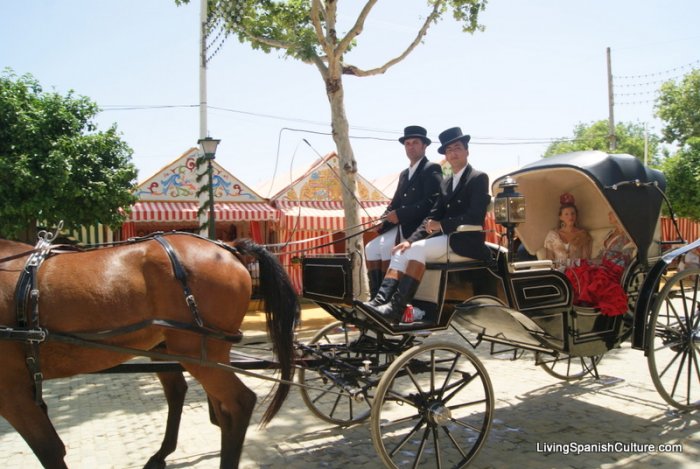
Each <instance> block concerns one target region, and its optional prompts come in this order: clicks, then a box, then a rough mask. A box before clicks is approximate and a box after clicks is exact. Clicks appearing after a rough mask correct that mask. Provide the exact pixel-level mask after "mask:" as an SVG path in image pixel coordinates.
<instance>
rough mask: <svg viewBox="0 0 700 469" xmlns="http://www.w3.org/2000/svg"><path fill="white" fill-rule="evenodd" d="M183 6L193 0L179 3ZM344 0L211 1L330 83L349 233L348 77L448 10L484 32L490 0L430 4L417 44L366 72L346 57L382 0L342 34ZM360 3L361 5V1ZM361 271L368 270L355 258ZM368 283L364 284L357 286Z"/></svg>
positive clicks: (358, 242) (251, 34) (246, 33)
mask: <svg viewBox="0 0 700 469" xmlns="http://www.w3.org/2000/svg"><path fill="white" fill-rule="evenodd" d="M175 2H176V3H177V4H183V3H189V0H175ZM338 3H339V0H288V1H285V2H281V1H275V0H209V22H210V24H214V23H215V22H217V21H220V22H222V23H223V25H224V28H225V29H226V30H227V31H229V32H231V33H233V34H234V35H236V36H237V37H238V39H239V40H240V41H241V42H247V43H249V44H250V46H251V47H252V48H253V49H256V50H262V51H264V52H270V51H272V50H278V51H282V52H283V53H284V55H285V56H286V57H288V58H293V59H296V60H300V61H302V62H305V63H308V64H311V65H314V66H315V67H316V68H317V69H318V71H319V73H320V74H321V77H322V78H323V82H324V84H325V91H326V95H327V97H328V101H329V104H330V108H331V128H332V133H333V140H334V142H335V145H336V149H337V153H338V158H339V162H340V169H341V181H342V183H343V187H344V189H343V205H344V207H345V219H346V226H348V227H355V228H353V229H351V230H349V231H350V233H349V234H352V233H356V232H358V231H359V230H360V228H358V227H359V225H360V217H359V207H358V204H357V202H356V197H355V194H356V193H357V184H356V181H355V174H356V173H357V162H356V161H355V156H354V154H353V150H352V146H351V144H350V137H349V124H348V118H347V116H346V114H345V105H344V97H345V95H344V90H343V75H352V76H356V77H367V76H372V75H378V74H382V73H385V72H386V71H387V70H388V69H389V68H391V67H392V66H394V65H396V64H397V63H399V62H401V61H402V60H403V59H405V58H406V57H407V56H408V55H409V54H410V53H411V52H412V51H413V50H414V49H415V48H416V47H417V46H418V45H419V44H420V43H421V41H422V40H423V37H424V36H425V34H426V33H427V31H428V29H429V28H430V26H432V25H433V24H435V23H437V22H438V20H440V19H441V18H442V17H443V16H445V15H446V14H447V13H448V12H451V13H452V16H453V17H454V19H455V20H457V21H458V22H460V23H461V24H462V25H463V27H462V29H463V31H465V32H469V33H473V32H474V31H477V30H482V29H483V27H482V26H481V25H479V24H478V18H479V13H480V12H481V11H483V10H484V9H485V7H486V3H487V0H427V9H426V13H427V15H426V17H425V20H424V21H423V23H422V25H421V26H420V28H419V29H418V31H417V33H416V35H415V37H414V38H413V40H412V41H411V42H410V43H409V44H407V45H406V48H405V49H404V50H403V52H401V53H400V54H399V55H397V56H396V57H393V58H391V59H389V60H387V62H386V63H384V64H383V65H381V66H379V67H375V68H361V67H359V66H357V65H354V64H350V63H348V62H346V54H347V53H348V52H349V51H351V49H352V48H353V46H354V45H355V44H356V41H357V38H358V36H360V34H361V33H362V30H363V28H364V24H365V21H366V20H367V17H368V16H369V14H370V13H371V11H372V8H373V7H374V6H375V5H376V3H377V0H366V1H365V3H364V5H363V6H362V8H361V9H360V11H359V14H358V16H357V18H355V20H354V22H350V23H348V24H352V26H351V27H350V29H349V30H348V31H346V32H341V31H338V29H337V25H338V16H337V13H338V11H337V8H338ZM358 3H359V2H358ZM349 248H350V251H355V252H359V253H361V252H362V250H363V245H362V237H360V236H355V237H353V238H352V240H351V241H350V242H349ZM355 257H356V261H357V263H356V264H355V265H356V266H357V267H358V268H357V269H355V271H357V272H363V271H364V266H363V265H362V263H361V262H359V258H360V256H355ZM364 278H365V276H364V275H360V276H359V278H356V283H355V287H356V288H355V291H367V289H366V288H364V287H365V285H364V283H365V280H364ZM358 281H361V282H362V286H361V287H360V284H359V283H357V282H358Z"/></svg>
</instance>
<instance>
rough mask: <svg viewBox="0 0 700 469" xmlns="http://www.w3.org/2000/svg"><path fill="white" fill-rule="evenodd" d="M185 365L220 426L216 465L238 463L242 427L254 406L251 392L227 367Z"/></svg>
mask: <svg viewBox="0 0 700 469" xmlns="http://www.w3.org/2000/svg"><path fill="white" fill-rule="evenodd" d="M185 368H186V369H187V371H189V372H190V373H191V374H192V376H194V377H195V378H196V379H197V380H198V381H199V382H200V383H201V384H202V387H204V390H205V391H206V392H207V395H208V396H209V400H210V403H211V409H212V410H213V412H214V414H215V416H216V421H217V422H218V425H219V427H220V428H221V463H220V467H221V468H222V469H224V468H226V469H228V468H235V467H238V462H239V460H240V458H241V452H242V451H243V441H244V440H245V434H246V430H248V424H249V422H250V417H251V415H253V409H254V408H255V401H256V396H255V393H254V392H253V391H251V390H250V389H248V387H247V386H246V385H245V384H243V382H242V381H241V380H240V379H239V378H238V376H236V375H235V374H233V373H232V372H230V371H224V370H217V369H213V368H205V367H198V366H191V365H185Z"/></svg>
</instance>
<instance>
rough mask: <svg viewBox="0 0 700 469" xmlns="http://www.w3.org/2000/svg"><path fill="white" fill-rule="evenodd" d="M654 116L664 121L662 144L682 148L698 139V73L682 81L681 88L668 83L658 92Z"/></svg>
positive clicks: (699, 124) (699, 79)
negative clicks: (674, 144) (676, 145)
mask: <svg viewBox="0 0 700 469" xmlns="http://www.w3.org/2000/svg"><path fill="white" fill-rule="evenodd" d="M655 109H656V115H657V117H659V118H660V119H661V120H663V121H665V123H666V126H665V127H664V128H663V130H662V135H663V138H664V141H666V142H667V143H674V142H675V143H678V144H679V145H684V144H685V143H686V142H687V140H688V139H690V138H692V137H700V70H693V71H692V72H690V73H688V74H687V75H685V77H683V80H682V81H681V83H680V84H677V83H676V82H674V81H667V82H666V83H664V84H663V85H661V88H660V90H659V97H658V98H657V100H656V106H655Z"/></svg>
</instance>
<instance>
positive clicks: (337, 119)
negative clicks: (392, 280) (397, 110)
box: [325, 74, 369, 300]
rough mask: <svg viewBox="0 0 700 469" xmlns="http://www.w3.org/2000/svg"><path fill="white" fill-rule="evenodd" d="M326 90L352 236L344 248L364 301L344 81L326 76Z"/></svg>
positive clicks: (357, 294) (355, 288)
mask: <svg viewBox="0 0 700 469" xmlns="http://www.w3.org/2000/svg"><path fill="white" fill-rule="evenodd" d="M325 81H326V93H327V95H328V100H329V102H330V105H331V125H332V129H333V141H334V142H335V146H336V149H337V151H338V160H339V163H340V180H341V182H342V185H343V187H342V193H343V207H344V208H345V234H346V236H352V235H353V234H357V236H353V237H351V238H350V239H348V241H347V250H348V252H349V253H350V255H351V257H352V264H353V274H354V275H353V292H354V296H355V298H357V299H361V300H366V299H367V298H368V296H369V288H368V285H367V269H366V267H365V262H364V257H365V256H364V242H363V239H362V235H361V234H359V233H360V231H362V229H363V227H362V226H360V205H359V202H358V200H359V198H358V196H357V181H356V178H355V174H356V173H357V162H356V161H355V155H354V154H353V151H352V146H351V145H350V134H349V129H350V126H349V124H348V119H347V116H346V115H345V104H344V101H343V100H344V92H343V81H342V78H341V75H340V74H338V77H332V76H327V77H325Z"/></svg>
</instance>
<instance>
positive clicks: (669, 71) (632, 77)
mask: <svg viewBox="0 0 700 469" xmlns="http://www.w3.org/2000/svg"><path fill="white" fill-rule="evenodd" d="M698 65H700V60H696V61H694V62H690V63H688V64H685V65H681V66H678V67H674V68H669V69H667V70H662V71H660V72H653V73H645V74H641V75H613V78H614V79H616V80H635V79H640V78H644V79H646V78H653V77H658V76H663V75H670V74H678V72H680V71H682V70H688V69H694V68H696V66H698ZM682 76H683V75H677V76H676V77H674V78H669V79H676V78H680V77H682Z"/></svg>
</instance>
